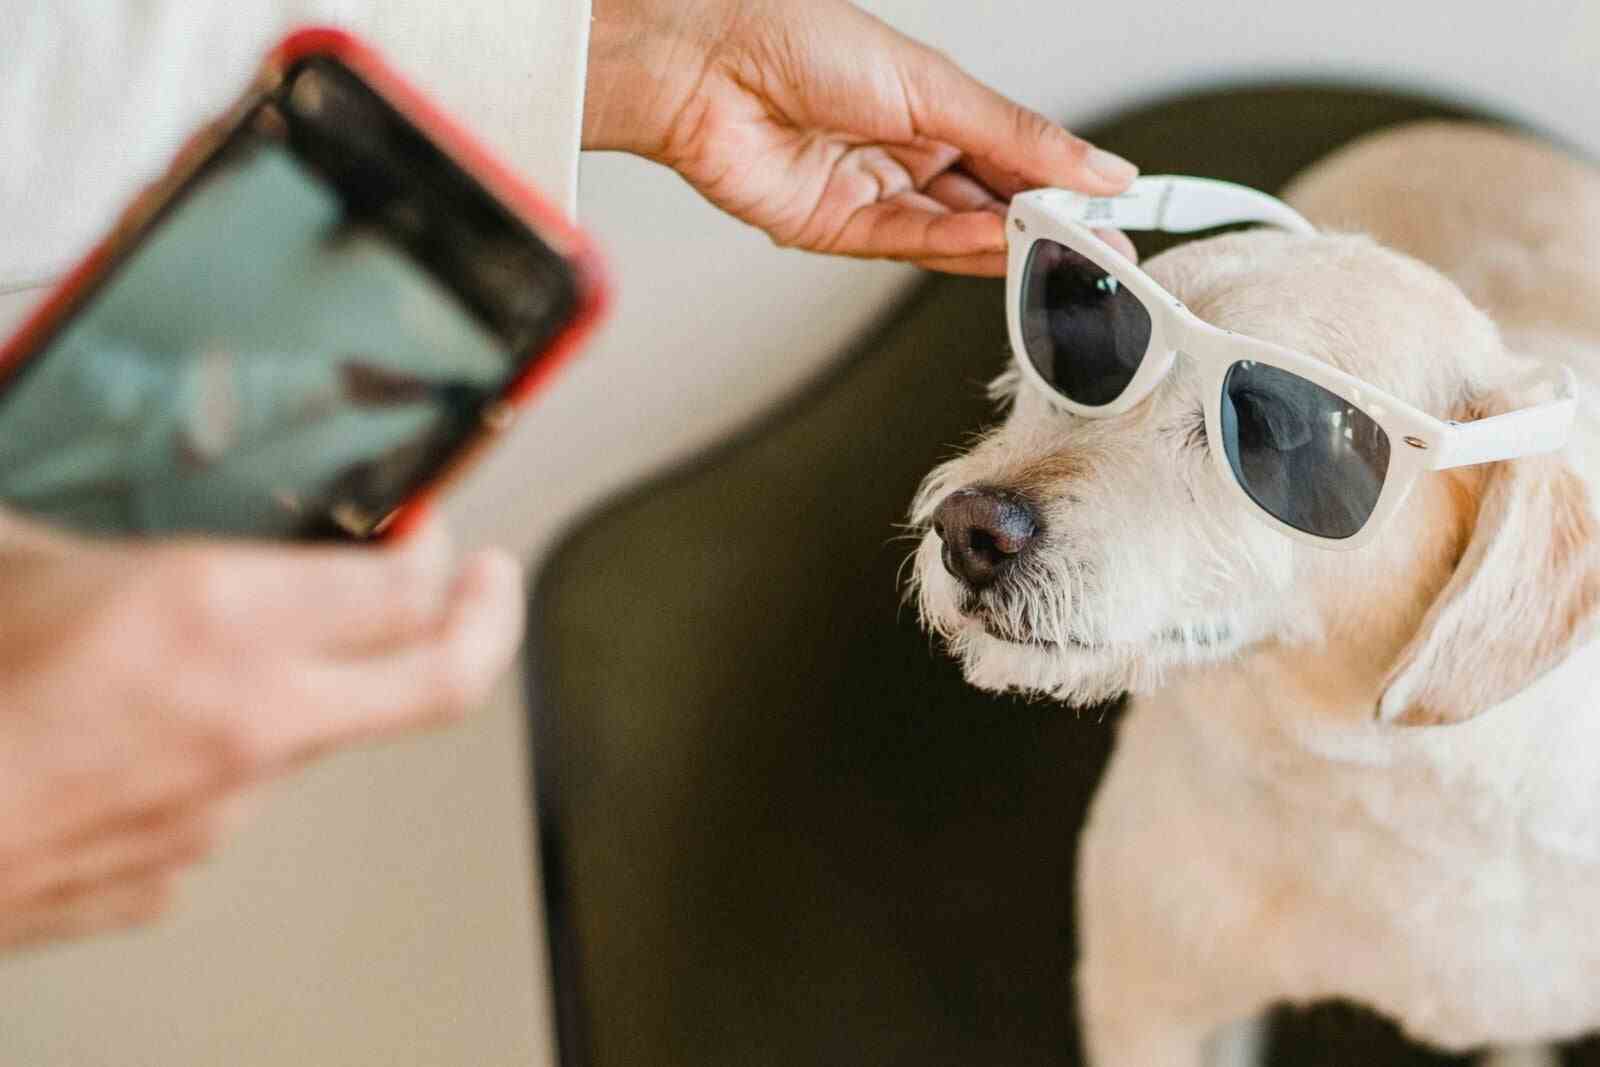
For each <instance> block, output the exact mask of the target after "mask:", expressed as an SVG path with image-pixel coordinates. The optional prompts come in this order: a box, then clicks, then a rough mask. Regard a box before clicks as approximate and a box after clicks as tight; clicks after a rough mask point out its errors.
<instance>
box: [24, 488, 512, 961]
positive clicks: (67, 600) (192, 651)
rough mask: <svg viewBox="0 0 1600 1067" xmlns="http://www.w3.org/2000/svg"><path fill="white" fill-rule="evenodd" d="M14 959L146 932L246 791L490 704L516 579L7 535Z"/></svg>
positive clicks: (255, 551)
mask: <svg viewBox="0 0 1600 1067" xmlns="http://www.w3.org/2000/svg"><path fill="white" fill-rule="evenodd" d="M0 590H3V597H4V601H5V604H6V618H5V622H4V623H3V624H0V948H15V947H18V946H22V945H26V944H31V943H35V942H42V941H48V940H55V939H59V938H65V937H72V936H79V935H84V934H88V933H92V932H96V931H100V930H105V929H110V928H115V927H120V926H126V925H130V924H134V923H138V922H143V921H147V920H150V919H153V918H155V917H157V916H158V915H160V914H161V913H162V912H164V911H165V910H166V909H167V907H168V906H169V904H170V899H171V897H172V894H173V891H174V888H175V886H174V881H175V878H176V877H177V875H178V873H179V872H180V871H182V870H183V869H184V868H186V867H188V866H189V865H191V864H193V863H195V862H197V861H199V860H200V859H201V858H203V857H204V856H205V855H206V854H208V853H209V852H210V851H211V850H212V849H213V848H214V847H215V846H216V845H217V843H218V839H219V837H220V836H221V835H222V834H223V833H224V832H225V830H226V828H227V826H228V824H229V822H230V816H231V814H232V813H233V811H234V809H235V808H236V806H237V801H238V800H239V799H240V798H241V796H242V795H243V794H244V793H246V792H247V791H248V790H249V789H250V788H251V787H252V786H254V785H256V784H257V783H259V782H262V781H264V780H266V779H269V778H272V777H274V776H277V775H280V774H282V773H284V772H286V771H289V770H292V769H293V768H295V767H297V766H299V765H300V764H302V763H304V762H305V761H307V760H309V759H311V758H314V757H317V756H320V755H323V754H325V753H328V752H331V751H333V750H334V749H337V748H342V747H346V746H349V745H353V744H357V743H360V742H365V741H371V740H375V739H378V738H383V737H388V736H391V735H394V734H398V733H402V732H406V731H410V730H415V729H418V728H423V727H430V726H437V725H440V724H444V723H448V722H450V721H452V720H453V719H455V718H456V717H458V716H459V715H461V714H462V713H463V712H465V711H466V710H468V709H469V708H470V707H472V706H473V705H475V704H477V703H479V702H480V701H481V700H483V699H484V697H485V696H486V695H487V693H488V691H489V688H490V686H491V685H492V683H493V682H494V681H495V679H496V677H497V676H498V675H499V674H500V673H501V672H502V671H503V670H504V669H505V667H506V665H507V663H508V662H509V661H510V659H511V656H512V655H513V652H514V650H515V648H516V646H517V642H518V639H519V636H520V633H521V628H522V607H521V604H522V598H521V583H520V580H519V575H518V566H517V564H516V563H515V562H513V561H512V560H511V559H510V558H509V557H507V556H505V555H504V554H502V553H499V552H494V551H491V552H484V553H480V554H478V555H475V556H473V557H472V558H470V559H468V560H467V561H465V562H464V563H462V564H459V565H457V564H455V563H453V562H452V561H451V559H450V552H449V548H448V545H447V543H446V540H445V538H444V536H443V534H442V533H440V532H439V531H438V530H437V529H433V528H427V529H425V530H424V531H421V532H419V534H418V535H417V536H416V537H415V538H414V539H412V540H411V541H409V542H407V543H406V544H404V545H402V546H399V547H383V548H378V547H359V548H358V547H326V548H324V547H268V546H258V545H234V544H220V543H211V542H188V543H184V542H109V541H89V540H84V539H81V538H77V537H72V536H67V535H63V534H58V533H55V532H53V531H47V530H45V529H43V528H41V527H37V526H34V525H32V524H29V523H23V522H20V521H18V520H15V519H14V518H11V517H9V516H4V515H0Z"/></svg>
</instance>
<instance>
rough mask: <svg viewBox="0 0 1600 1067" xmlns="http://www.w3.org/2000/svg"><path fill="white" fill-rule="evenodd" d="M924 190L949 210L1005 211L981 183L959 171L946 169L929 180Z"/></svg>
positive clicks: (1001, 213) (1003, 202)
mask: <svg viewBox="0 0 1600 1067" xmlns="http://www.w3.org/2000/svg"><path fill="white" fill-rule="evenodd" d="M924 192H925V193H926V194H927V195H928V196H929V197H931V198H933V199H934V200H937V201H938V202H939V203H940V204H943V205H944V206H945V207H946V208H948V209H950V210H951V211H992V212H994V213H996V214H999V215H1004V214H1005V213H1006V204H1005V201H1003V200H1001V199H1000V198H998V197H997V196H995V194H994V193H993V192H992V191H991V190H990V189H989V188H988V187H986V186H985V185H983V183H981V182H979V181H977V180H976V179H974V178H973V177H972V176H971V175H968V174H963V173H961V172H960V171H955V170H952V171H946V172H945V173H944V174H941V175H939V176H938V177H937V178H935V179H933V181H931V182H929V183H928V185H927V188H926V189H925V190H924Z"/></svg>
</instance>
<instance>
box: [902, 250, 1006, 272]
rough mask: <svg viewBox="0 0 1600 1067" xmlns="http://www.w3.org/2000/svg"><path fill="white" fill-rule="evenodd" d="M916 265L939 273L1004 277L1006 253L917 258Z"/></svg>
mask: <svg viewBox="0 0 1600 1067" xmlns="http://www.w3.org/2000/svg"><path fill="white" fill-rule="evenodd" d="M916 265H917V266H919V267H921V268H922V269H923V270H932V271H938V272H939V273H941V274H961V275H965V276H967V277H972V278H1004V277H1005V276H1006V254H1005V253H1004V252H980V253H979V254H978V255H975V256H950V257H945V258H941V259H919V260H917V261H916Z"/></svg>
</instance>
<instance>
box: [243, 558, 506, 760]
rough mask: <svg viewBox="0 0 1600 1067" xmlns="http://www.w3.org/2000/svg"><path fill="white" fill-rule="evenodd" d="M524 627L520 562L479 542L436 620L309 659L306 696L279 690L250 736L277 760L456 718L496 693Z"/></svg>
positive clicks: (301, 684)
mask: <svg viewBox="0 0 1600 1067" xmlns="http://www.w3.org/2000/svg"><path fill="white" fill-rule="evenodd" d="M522 627H523V589H522V578H521V568H520V567H519V565H518V564H517V563H516V561H515V560H514V559H512V558H511V557H510V556H509V555H507V554H506V553H504V552H501V551H499V550H486V551H484V552H480V553H478V554H477V555H476V556H474V557H473V558H472V559H470V560H469V561H468V562H467V564H466V566H465V567H463V568H462V570H461V572H460V575H459V576H458V578H457V580H456V581H455V583H454V585H453V587H452V588H451V590H450V593H449V596H448V599H447V602H446V606H445V609H444V611H443V613H442V616H441V618H440V619H439V621H438V622H437V624H436V625H434V626H432V627H429V628H427V629H426V630H425V631H424V633H423V634H422V636H421V637H420V638H419V639H417V640H415V641H412V642H411V643H409V644H407V645H405V646H403V647H400V648H398V649H391V650H387V651H385V652H384V653H382V654H379V655H374V656H368V657H364V658H355V659H343V660H324V661H322V662H316V663H312V664H310V665H309V666H307V667H306V668H305V669H303V670H302V671H300V672H298V677H297V678H296V679H295V681H294V686H295V688H296V689H297V690H298V697H299V700H298V701H296V700H294V699H283V698H282V697H278V698H275V699H274V700H273V706H272V709H271V710H272V715H271V716H270V717H269V718H268V719H267V720H266V721H261V720H259V719H257V720H255V724H256V731H257V732H256V736H255V738H254V740H253V741H252V742H251V746H252V748H253V750H254V751H255V752H256V753H257V754H258V758H259V759H260V760H261V761H262V762H264V763H265V764H267V765H268V766H271V767H276V766H282V765H285V764H291V763H298V762H301V761H303V760H305V759H307V758H310V757H313V756H316V755H319V754H321V753H323V752H326V751H328V750H330V749H333V748H337V747H342V746H346V745H350V744H355V743H359V742H364V741H371V740H376V739H379V738H383V737H388V736H392V735H395V734H401V733H408V732H411V731H414V730H418V729H424V728H427V727H433V726H439V725H442V724H444V723H447V722H450V721H453V720H455V719H456V718H458V717H460V716H461V715H462V714H464V713H465V712H467V711H468V710H470V709H471V708H472V707H474V706H476V705H477V704H479V703H481V702H482V701H483V700H485V699H486V698H487V697H488V695H489V692H490V690H491V688H492V687H493V686H494V684H495V682H496V681H497V680H498V679H499V677H500V676H501V675H502V674H503V673H504V672H505V669H506V667H507V666H509V664H510V662H511V659H512V656H513V655H514V654H515V652H516V649H517V647H518V645H519V643H520V642H521V638H522ZM295 695H296V694H295V693H293V692H291V693H290V694H287V696H289V697H291V698H292V697H294V696H295ZM263 710H265V709H263Z"/></svg>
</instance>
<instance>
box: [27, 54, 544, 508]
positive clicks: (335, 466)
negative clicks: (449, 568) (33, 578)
mask: <svg viewBox="0 0 1600 1067" xmlns="http://www.w3.org/2000/svg"><path fill="white" fill-rule="evenodd" d="M574 303H575V288H574V283H573V280H572V278H571V276H570V271H569V270H568V269H567V267H566V264H565V263H564V262H563V261H562V260H561V258H560V257H559V256H558V255H557V254H556V253H555V252H554V251H553V250H551V249H550V248H549V247H547V246H546V245H545V244H544V243H543V242H542V241H541V240H539V238H538V237H537V236H535V235H534V234H533V233H532V232H531V231H530V230H529V229H528V228H527V227H526V226H525V225H524V224H522V223H520V222H519V221H518V220H516V219H515V218H514V217H513V216H512V215H511V214H510V213H509V212H507V211H505V210H504V209H503V208H501V207H500V206H499V204H498V202H497V201H495V200H494V199H493V198H491V197H490V196H489V195H488V194H487V193H486V192H485V191H484V190H483V189H482V188H481V187H479V186H478V185H476V183H474V182H473V181H471V180H470V179H469V178H468V177H467V176H466V175H465V174H464V173H463V172H462V171H461V170H459V168H457V167H455V166H454V165H452V164H451V163H450V162H449V161H448V160H447V159H446V158H445V157H444V155H443V154H442V153H441V152H439V151H438V150H437V149H435V148H434V147H433V146H432V145H431V144H429V143H428V142H427V141H426V140H425V139H424V138H423V137H422V136H421V135H420V134H419V133H417V132H416V131H415V129H414V128H412V127H411V126H410V125H409V124H408V123H407V122H405V121H404V120H403V119H402V118H401V117H400V116H399V115H398V114H396V113H395V112H394V111H393V110H392V109H391V108H389V107H388V105H387V104H386V103H385V102H384V101H383V100H382V99H381V98H380V97H378V96H377V94H375V93H373V92H372V91H371V90H370V89H368V88H367V87H366V86H365V85H364V84H362V83H361V82H360V81H359V80H358V79H356V77H355V76H354V75H353V74H352V73H350V72H349V71H348V70H346V69H345V68H343V67H342V66H339V65H337V64H334V63H333V62H331V61H328V60H313V61H311V62H309V63H308V64H306V65H304V66H303V67H302V68H299V69H298V70H297V71H296V72H295V73H294V74H293V75H292V76H291V77H290V78H288V79H286V81H285V83H284V86H283V88H282V90H281V91H280V92H279V93H277V94H275V96H274V97H272V98H271V99H268V100H267V101H265V102H264V103H263V104H262V105H261V106H260V108H259V109H258V110H257V111H256V112H255V113H254V114H253V115H252V116H250V117H249V118H248V119H247V120H246V121H245V123H244V124H243V125H242V126H241V127H239V129H238V130H237V131H236V132H235V133H234V135H233V136H232V137H231V138H230V139H229V140H228V141H227V142H226V143H225V144H224V145H223V146H222V148H221V149H220V150H219V151H218V152H217V154H216V155H215V156H214V157H213V158H212V159H211V160H209V161H208V163H207V164H206V165H205V166H204V168H203V169H202V170H201V171H200V173H199V174H198V175H197V177H196V178H195V179H194V180H192V181H191V182H190V183H189V184H188V186H187V187H186V188H185V189H184V190H183V191H182V193H181V194H180V195H179V196H177V197H176V198H175V199H174V200H173V201H172V202H171V203H169V205H168V206H167V207H166V209H165V210H164V211H163V212H162V213H161V214H160V215H159V216H158V218H157V219H156V220H155V222H154V223H153V224H152V225H151V226H150V227H149V228H148V230H147V231H146V232H145V233H144V235H143V237H142V238H141V239H140V240H139V241H137V242H136V243H135V244H134V246H133V247H132V248H131V249H130V250H129V251H128V252H126V253H125V254H124V255H123V257H122V258H121V260H120V261H119V262H118V263H117V264H116V266H115V268H114V269H113V270H112V272H111V273H110V274H109V276H107V277H106V278H105V279H104V280H103V282H102V283H101V284H100V285H99V286H97V287H96V288H95V289H94V290H93V291H92V292H91V293H90V294H89V295H88V297H87V299H86V301H85V302H84V303H82V304H81V306H79V307H78V308H77V310H76V312H75V313H74V314H73V315H71V316H69V317H68V318H67V320H66V321H65V323H64V325H63V326H62V327H60V328H59V329H58V330H57V331H56V333H55V334H54V335H53V336H52V337H50V338H49V339H48V341H47V342H46V344H45V346H44V348H43V349H42V350H41V351H40V352H39V353H38V354H37V355H36V356H35V357H34V358H33V359H32V360H30V361H28V362H27V363H26V364H25V365H24V366H23V367H22V368H21V370H19V371H18V372H17V375H16V376H15V377H14V378H13V379H12V380H11V381H9V382H8V383H7V388H6V389H5V391H4V392H3V393H0V499H3V500H4V501H5V502H6V504H7V505H8V506H11V507H15V508H18V509H20V510H22V511H25V512H28V513H31V514H34V515H37V516H42V517H45V518H48V519H50V520H54V521H58V522H62V523H65V524H68V525H71V526H74V527H77V528H80V529H84V530H88V531H92V532H97V533H166V532H178V531H189V532H206V533H223V534H244V535H251V536H262V537H306V536H312V537H315V536H328V535H337V534H344V535H355V536H364V535H366V534H368V533H370V532H372V531H373V530H374V529H375V528H378V527H379V526H380V524H381V522H382V520H383V518H384V517H385V516H386V515H388V514H389V513H390V512H391V511H392V510H393V509H394V508H395V507H397V506H398V505H399V504H400V503H402V502H403V501H404V499H405V498H406V497H407V496H408V495H409V494H410V493H412V492H413V491H414V490H415V489H416V487H418V486H419V485H421V484H423V483H424V482H426V481H427V480H428V479H429V478H431V477H432V476H433V475H434V474H435V473H436V472H437V471H438V470H440V469H441V468H442V466H443V465H444V464H445V463H447V462H448V461H449V459H450V458H452V456H453V455H454V454H455V453H456V452H457V451H458V450H459V449H460V448H461V447H462V446H463V445H464V444H465V443H466V442H467V441H468V440H470V439H471V438H473V437H474V436H475V435H476V433H477V432H478V431H479V430H480V428H481V426H482V421H483V419H484V418H485V417H486V415H487V414H488V412H489V409H490V408H491V406H492V405H493V404H494V403H495V401H496V400H497V399H498V397H499V396H500V394H501V393H502V392H503V391H504V389H505V387H506V385H507V384H508V382H509V381H510V380H511V378H513V377H514V376H516V375H517V374H518V373H519V372H521V371H522V370H523V369H524V361H525V359H526V356H527V354H528V353H530V352H537V351H538V350H539V349H540V348H541V346H542V343H543V342H545V341H547V340H548V339H549V337H551V336H553V335H554V333H555V332H556V331H557V330H558V329H559V327H560V326H562V325H563V324H564V323H565V321H566V320H567V319H568V317H570V314H571V312H572V308H573V306H574Z"/></svg>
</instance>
